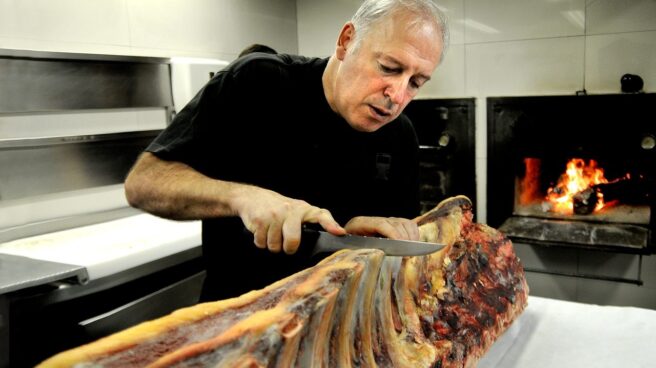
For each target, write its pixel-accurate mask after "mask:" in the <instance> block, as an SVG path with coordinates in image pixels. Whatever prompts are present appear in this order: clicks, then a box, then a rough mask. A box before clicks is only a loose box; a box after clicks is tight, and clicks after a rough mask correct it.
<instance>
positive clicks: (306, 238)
mask: <svg viewBox="0 0 656 368" xmlns="http://www.w3.org/2000/svg"><path fill="white" fill-rule="evenodd" d="M444 246H445V245H444V244H436V243H426V242H421V241H413V240H394V239H387V238H377V237H372V236H359V235H351V234H346V235H341V236H337V235H333V234H330V233H328V232H325V231H319V230H315V229H312V228H309V227H304V228H303V232H302V234H301V245H300V248H301V249H303V250H304V251H308V250H309V249H308V248H311V253H312V254H318V253H326V252H335V251H338V250H341V249H371V248H373V249H380V250H382V251H383V252H385V255H388V256H421V255H426V254H431V253H434V252H437V251H438V250H440V249H442V248H444Z"/></svg>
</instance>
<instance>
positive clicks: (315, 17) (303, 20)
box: [296, 0, 361, 57]
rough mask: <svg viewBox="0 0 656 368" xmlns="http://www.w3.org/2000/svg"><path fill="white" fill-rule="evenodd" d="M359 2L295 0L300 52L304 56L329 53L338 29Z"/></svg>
mask: <svg viewBox="0 0 656 368" xmlns="http://www.w3.org/2000/svg"><path fill="white" fill-rule="evenodd" d="M360 3H361V1H358V0H337V1H324V0H297V1H296V7H297V15H298V49H299V52H300V53H301V54H302V55H306V56H318V57H326V56H330V55H332V54H333V52H334V51H335V45H336V43H337V36H338V35H339V31H340V30H341V29H342V26H343V25H344V23H346V22H348V21H349V20H350V19H351V16H353V14H354V13H355V11H356V10H357V9H358V6H360ZM301 50H302V52H301Z"/></svg>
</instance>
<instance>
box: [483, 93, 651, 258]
mask: <svg viewBox="0 0 656 368" xmlns="http://www.w3.org/2000/svg"><path fill="white" fill-rule="evenodd" d="M655 106H656V94H645V93H641V94H608V95H570V96H526V97H492V98H488V99H487V120H488V126H487V129H488V131H487V139H488V141H487V148H488V151H487V152H488V158H487V160H488V165H487V183H488V184H487V222H488V224H489V225H491V226H493V227H501V225H502V224H503V223H504V222H505V221H506V220H507V219H508V218H510V217H511V216H513V215H514V214H513V212H514V200H515V180H516V177H517V174H518V173H520V172H521V171H522V170H523V167H522V164H523V158H524V157H538V158H540V157H549V158H550V159H563V160H565V159H567V158H573V157H577V156H583V157H587V158H595V159H601V160H604V159H612V160H614V161H616V162H626V163H627V165H629V166H635V167H642V168H643V169H644V170H646V171H648V176H650V177H649V178H648V180H651V181H650V182H651V183H653V180H654V176H655V175H656V174H655V170H656V149H653V148H652V149H645V148H643V147H642V146H641V141H643V140H644V139H645V138H649V137H651V138H652V139H653V138H654V137H656V124H654V119H655V118H656V109H654V107H655ZM563 132H565V133H563ZM563 134H564V135H563ZM554 142H555V144H554ZM650 194H651V197H650V199H648V200H647V201H648V203H646V204H648V205H649V206H650V208H651V218H650V223H649V224H648V225H645V226H646V227H647V228H648V240H647V246H646V247H644V248H641V249H633V248H621V247H612V246H610V247H608V246H603V247H599V248H596V249H600V250H605V251H616V252H621V253H639V254H652V253H656V245H655V244H654V235H653V234H654V229H656V220H655V217H656V216H655V212H654V210H655V209H656V200H655V198H654V195H656V191H654V190H652V191H651V193H650ZM509 237H510V238H511V240H517V241H522V242H526V239H513V237H512V236H509ZM530 243H531V244H535V245H544V246H552V247H553V246H556V247H579V248H585V247H586V246H585V245H576V244H568V243H557V242H556V243H554V242H549V241H544V242H542V241H531V242H530Z"/></svg>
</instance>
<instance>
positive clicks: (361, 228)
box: [344, 216, 419, 240]
mask: <svg viewBox="0 0 656 368" xmlns="http://www.w3.org/2000/svg"><path fill="white" fill-rule="evenodd" d="M344 229H346V231H347V232H348V233H349V234H354V235H364V236H372V235H373V236H376V235H378V236H383V237H386V238H390V239H397V240H419V227H418V226H417V224H416V223H415V222H414V221H412V220H408V219H404V218H398V217H367V216H358V217H354V218H352V219H351V220H350V221H349V222H348V223H347V224H346V226H344Z"/></svg>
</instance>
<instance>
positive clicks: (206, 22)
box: [0, 0, 298, 60]
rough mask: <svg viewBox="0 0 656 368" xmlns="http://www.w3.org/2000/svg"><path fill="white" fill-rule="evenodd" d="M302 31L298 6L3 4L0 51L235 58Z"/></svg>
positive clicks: (290, 43) (256, 2)
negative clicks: (257, 45) (251, 46)
mask: <svg viewBox="0 0 656 368" xmlns="http://www.w3.org/2000/svg"><path fill="white" fill-rule="evenodd" d="M296 32H297V27H296V1H295V0H276V1H269V0H167V1H155V0H95V1H87V0H58V1H50V0H22V1H15V0H14V1H12V0H0V48H13V49H32V50H40V51H62V52H78V53H96V54H120V55H142V56H160V57H169V56H191V57H206V58H219V59H227V60H231V59H233V58H234V57H236V56H237V54H238V53H239V51H241V50H242V49H243V48H244V47H245V46H247V45H249V44H252V43H264V44H268V45H269V46H272V47H274V48H275V49H277V50H278V51H280V52H288V53H296V52H297V51H298V37H297V33H296Z"/></svg>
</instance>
